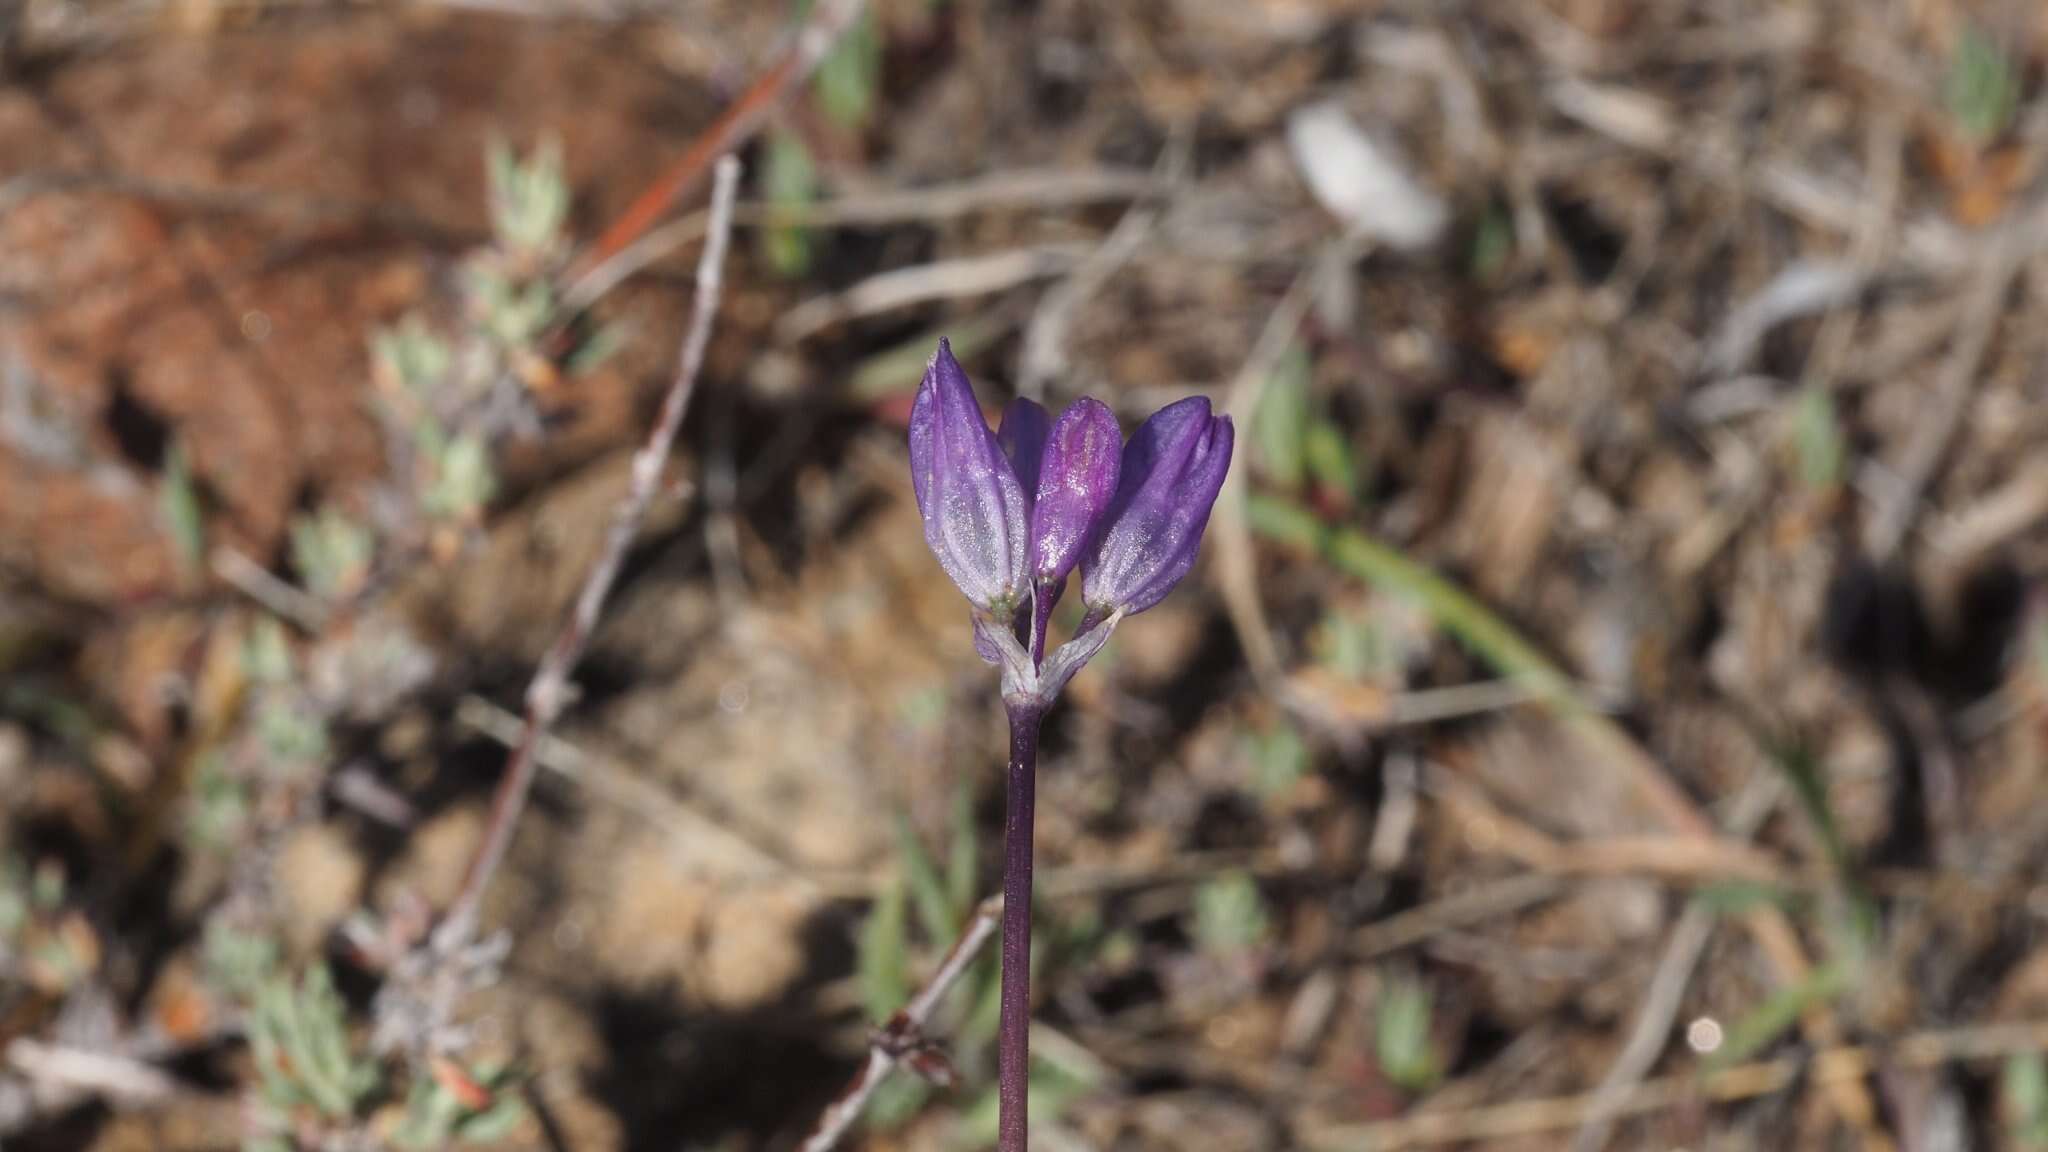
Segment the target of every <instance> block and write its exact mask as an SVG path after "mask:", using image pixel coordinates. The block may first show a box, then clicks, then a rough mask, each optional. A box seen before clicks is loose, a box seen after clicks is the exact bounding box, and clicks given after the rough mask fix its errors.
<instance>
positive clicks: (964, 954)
mask: <svg viewBox="0 0 2048 1152" xmlns="http://www.w3.org/2000/svg"><path fill="white" fill-rule="evenodd" d="M1002 916H1003V899H1002V897H1001V896H991V897H989V898H988V899H986V900H984V901H982V902H981V905H980V907H978V908H976V909H975V910H974V915H973V916H972V917H971V918H970V919H969V920H968V921H967V927H966V929H965V930H964V931H962V932H961V933H960V938H959V939H958V940H956V941H954V942H953V947H952V948H951V949H950V950H949V951H948V952H947V953H946V958H945V959H944V960H942V961H940V962H939V967H938V971H936V972H933V973H932V978H931V979H930V980H927V981H926V982H925V985H924V987H922V988H920V989H918V990H917V995H915V996H912V997H911V998H910V1003H908V1004H906V1005H904V1006H903V1007H902V1008H901V1009H900V1010H898V1011H897V1013H896V1015H894V1016H892V1017H890V1018H889V1022H888V1023H887V1024H884V1025H883V1026H882V1027H881V1028H880V1029H878V1030H877V1031H876V1033H875V1038H874V1041H873V1043H871V1044H869V1045H868V1058H867V1063H865V1064H863V1065H861V1069H860V1071H859V1072H857V1073H855V1074H854V1077H853V1082H852V1083H850V1084H848V1085H847V1086H846V1090H845V1091H843V1092H841V1093H840V1094H839V1096H838V1098H837V1099H835V1100H833V1101H832V1103H831V1104H829V1105H827V1106H826V1108H825V1112H824V1114H823V1115H821V1116H820V1117H818V1123H817V1126H816V1127H815V1128H813V1129H811V1134H810V1135H809V1136H808V1137H806V1138H805V1139H804V1142H803V1144H802V1145H801V1149H802V1152H829V1150H830V1149H832V1148H834V1147H837V1146H838V1144H839V1141H840V1140H842V1139H844V1138H845V1136H846V1133H847V1130H848V1129H850V1128H852V1127H853V1123H854V1121H856V1120H858V1119H860V1114H861V1110H862V1109H864V1108H866V1107H867V1103H868V1098H869V1097H870V1096H873V1095H874V1094H875V1089H877V1088H879V1087H881V1086H882V1081H883V1080H885V1079H887V1078H888V1076H889V1073H890V1072H891V1071H893V1070H894V1069H895V1067H896V1065H897V1064H899V1063H901V1062H903V1061H904V1060H906V1059H911V1058H914V1057H915V1056H916V1055H917V1054H918V1053H919V1052H921V1051H922V1049H923V1045H924V1036H923V1031H924V1026H925V1023H926V1022H927V1021H929V1020H930V1019H931V1016H932V1013H933V1012H936V1011H937V1010H938V1007H939V1003H940V1001H942V1000H944V999H945V998H946V993H947V992H949V991H951V990H952V988H953V985H955V984H957V983H959V981H960V977H961V976H963V975H965V974H966V972H967V969H968V967H969V966H970V965H972V964H973V963H974V960H975V957H977V956H979V955H981V950H982V949H983V948H984V947H986V946H987V945H988V942H989V941H990V940H992V939H994V938H995V935H996V928H997V926H998V925H999V924H1001V922H1002Z"/></svg>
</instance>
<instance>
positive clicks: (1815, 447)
mask: <svg viewBox="0 0 2048 1152" xmlns="http://www.w3.org/2000/svg"><path fill="white" fill-rule="evenodd" d="M1794 429H1795V431H1794V435H1793V443H1794V445H1795V446H1796V455H1797V456H1798V459H1799V479H1800V481H1801V482H1802V483H1803V484H1804V485H1805V486H1806V489H1807V491H1809V492H1826V491H1830V490H1832V489H1835V488H1837V487H1839V486H1840V485H1841V483H1842V462H1843V460H1844V459H1846V458H1847V456H1848V449H1847V448H1846V447H1845V441H1844V438H1843V436H1842V423H1841V421H1840V420H1839V419H1838V418H1837V417H1836V415H1835V398H1834V394H1833V393H1831V392H1829V391H1828V390H1827V389H1826V388H1819V387H1814V386H1812V385H1809V386H1807V387H1806V388H1803V389H1801V390H1800V393H1799V408H1798V410H1797V415H1796V418H1795V421H1794Z"/></svg>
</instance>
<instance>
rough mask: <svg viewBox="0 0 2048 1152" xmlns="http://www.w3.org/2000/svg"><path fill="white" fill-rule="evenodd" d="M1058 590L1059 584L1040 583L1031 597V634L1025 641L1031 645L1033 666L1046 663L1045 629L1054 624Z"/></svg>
mask: <svg viewBox="0 0 2048 1152" xmlns="http://www.w3.org/2000/svg"><path fill="white" fill-rule="evenodd" d="M1058 591H1059V588H1058V586H1057V585H1052V584H1040V585H1039V586H1038V591H1037V593H1036V594H1035V595H1033V596H1032V597H1031V634H1030V635H1029V636H1026V637H1025V638H1024V642H1025V643H1026V644H1029V645H1031V666H1032V667H1033V668H1036V667H1038V666H1039V665H1041V664H1044V663H1045V630H1046V628H1047V627H1048V626H1050V625H1051V624H1052V604H1053V595H1054V593H1056V592H1058Z"/></svg>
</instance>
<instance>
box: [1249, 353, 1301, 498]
mask: <svg viewBox="0 0 2048 1152" xmlns="http://www.w3.org/2000/svg"><path fill="white" fill-rule="evenodd" d="M1312 367H1313V366H1312V365H1311V363H1310V361H1309V357H1308V350H1307V349H1305V348H1303V347H1302V346H1301V345H1299V344H1295V345H1292V346H1290V347H1289V348H1288V349H1287V351H1286V353H1285V354H1284V355H1282V356H1281V357H1280V362H1279V363H1278V364H1277V365H1275V366H1274V368H1273V375H1272V376H1271V378H1269V379H1268V380H1267V381H1266V390H1265V392H1264V393H1263V394H1261V395H1260V397H1259V408H1258V411H1257V412H1256V413H1254V414H1253V417H1252V430H1253V434H1254V436H1255V438H1256V439H1255V443H1256V444H1257V445H1258V450H1257V454H1256V456H1255V457H1254V458H1253V459H1254V462H1255V463H1256V464H1257V465H1258V469H1259V472H1260V474H1261V475H1263V476H1264V477H1265V478H1266V480H1267V481H1268V482H1269V483H1271V484H1272V485H1273V486H1274V487H1275V488H1278V489H1280V490H1281V491H1283V492H1298V491H1300V490H1301V485H1302V480H1303V478H1304V477H1305V476H1306V475H1307V472H1308V465H1307V462H1306V459H1305V457H1304V452H1303V448H1304V442H1305V441H1306V439H1307V437H1308V427H1309V404H1308V400H1309V397H1308V392H1309V380H1310V377H1311V374H1312Z"/></svg>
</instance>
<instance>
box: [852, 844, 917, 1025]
mask: <svg viewBox="0 0 2048 1152" xmlns="http://www.w3.org/2000/svg"><path fill="white" fill-rule="evenodd" d="M906 904H907V901H906V899H905V897H904V891H903V882H902V881H901V880H900V879H899V880H898V881H896V882H895V883H893V884H890V885H888V886H886V887H884V888H883V889H882V892H881V895H879V896H877V897H876V898H875V906H874V907H873V908H872V909H870V910H869V911H868V920H867V923H866V924H865V925H864V926H862V928H861V934H860V948H859V952H860V956H859V967H860V989H861V997H862V999H863V1000H864V1001H865V1002H866V1004H867V1010H868V1019H870V1020H874V1021H876V1022H878V1023H879V1022H881V1021H884V1020H887V1019H888V1018H889V1017H890V1016H893V1015H895V1013H896V1010H897V1009H898V1008H901V1007H903V1005H904V1004H905V1003H907V1002H908V1001H909V1000H910V960H909V946H908V941H907V939H906V937H907V936H908V935H909V931H910V925H909V922H908V917H907V912H908V909H907V908H906V907H905V905H906Z"/></svg>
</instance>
